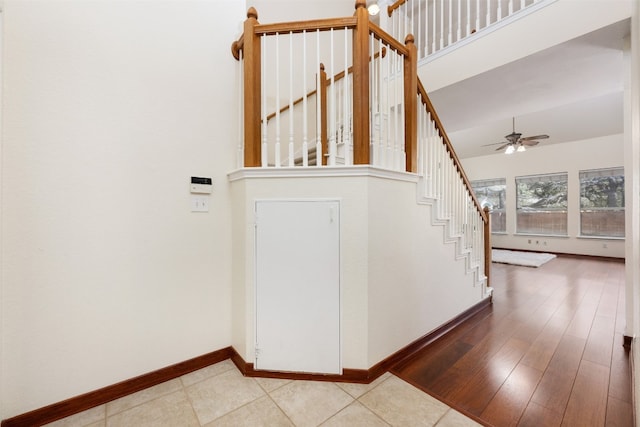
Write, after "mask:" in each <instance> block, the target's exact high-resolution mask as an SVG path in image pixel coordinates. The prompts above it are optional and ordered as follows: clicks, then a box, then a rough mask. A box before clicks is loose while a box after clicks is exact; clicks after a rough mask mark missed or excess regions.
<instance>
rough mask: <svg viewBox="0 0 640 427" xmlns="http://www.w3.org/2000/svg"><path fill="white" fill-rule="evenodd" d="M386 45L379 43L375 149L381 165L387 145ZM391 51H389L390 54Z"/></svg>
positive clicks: (378, 162)
mask: <svg viewBox="0 0 640 427" xmlns="http://www.w3.org/2000/svg"><path fill="white" fill-rule="evenodd" d="M384 48H385V46H384V44H383V43H382V42H380V43H379V44H378V85H377V87H378V106H377V111H378V117H377V123H378V135H377V137H378V144H377V148H374V150H375V151H376V152H377V155H378V159H377V163H375V164H379V165H383V164H384V162H385V157H386V156H385V152H384V146H385V141H384V132H385V126H384V112H383V111H385V110H386V107H385V103H384V97H383V94H384V80H385V76H384V63H385V61H386V58H383V57H382V52H383V50H384ZM390 53H391V52H389V54H390Z"/></svg>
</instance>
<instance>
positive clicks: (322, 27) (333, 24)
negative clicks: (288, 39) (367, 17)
mask: <svg viewBox="0 0 640 427" xmlns="http://www.w3.org/2000/svg"><path fill="white" fill-rule="evenodd" d="M356 22H357V20H356V17H355V16H348V17H345V18H329V19H316V20H312V21H292V22H279V23H275V24H258V25H256V26H255V27H254V31H255V34H256V35H258V36H272V35H274V34H277V33H281V34H282V33H294V34H297V33H302V32H303V31H309V30H311V31H329V30H332V29H344V28H350V29H351V28H355V26H356Z"/></svg>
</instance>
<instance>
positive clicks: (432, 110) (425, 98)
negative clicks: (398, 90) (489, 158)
mask: <svg viewBox="0 0 640 427" xmlns="http://www.w3.org/2000/svg"><path fill="white" fill-rule="evenodd" d="M418 94H419V95H420V98H421V100H422V102H423V103H424V104H425V106H426V107H427V111H428V112H429V113H430V114H431V119H432V120H433V122H434V123H435V125H436V129H438V131H439V132H440V135H441V136H442V140H443V141H444V144H445V145H446V147H447V151H448V152H449V155H450V156H451V160H453V163H454V164H455V166H456V169H457V170H458V173H459V174H460V177H461V178H462V181H463V182H464V185H465V186H466V187H467V190H469V194H470V195H471V198H472V199H473V203H474V204H475V206H476V209H477V210H478V212H479V213H480V216H481V217H482V221H483V222H484V223H485V224H486V223H488V222H489V217H488V216H487V214H486V212H485V211H484V209H483V208H482V205H481V204H480V202H478V199H477V198H476V195H475V193H474V192H473V189H472V187H471V181H469V178H468V177H467V174H466V173H465V171H464V169H463V168H462V163H461V162H460V159H459V158H458V155H457V154H456V150H454V149H453V145H452V144H451V140H450V139H449V136H448V135H447V133H446V132H445V130H444V126H442V122H441V121H440V117H438V113H436V110H435V108H433V104H432V103H431V99H429V96H428V95H427V91H426V90H425V88H424V86H423V85H422V82H421V81H420V78H418Z"/></svg>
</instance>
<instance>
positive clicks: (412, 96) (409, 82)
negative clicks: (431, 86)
mask: <svg viewBox="0 0 640 427" xmlns="http://www.w3.org/2000/svg"><path fill="white" fill-rule="evenodd" d="M404 43H405V45H406V46H407V50H408V51H409V55H407V56H406V57H405V58H404V108H405V112H404V152H405V157H406V171H407V172H417V171H418V52H417V48H416V45H415V43H414V38H413V35H412V34H409V35H407V37H406V38H405V40H404Z"/></svg>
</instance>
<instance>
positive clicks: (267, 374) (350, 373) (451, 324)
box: [231, 297, 492, 384]
mask: <svg viewBox="0 0 640 427" xmlns="http://www.w3.org/2000/svg"><path fill="white" fill-rule="evenodd" d="M491 304H492V299H491V298H490V297H488V298H485V299H484V300H482V301H480V302H479V303H477V304H475V305H474V306H472V307H471V308H469V309H467V310H465V311H464V312H462V313H460V314H459V315H458V316H456V317H455V318H453V319H451V320H450V321H448V322H447V323H445V324H443V325H442V326H440V327H439V328H437V329H434V330H433V331H431V332H429V333H428V334H426V335H424V336H422V337H420V338H418V339H417V340H415V341H413V342H412V343H410V344H409V345H407V346H405V347H403V348H401V349H400V350H398V351H397V352H395V353H393V354H392V355H390V356H389V357H386V358H385V359H383V360H382V361H380V362H378V363H376V364H375V365H373V366H372V367H371V368H369V369H343V370H342V375H340V374H311V373H297V372H275V371H263V370H255V369H254V367H253V363H247V362H245V360H244V359H243V358H242V356H240V355H239V354H238V353H237V352H236V351H235V349H233V355H232V356H231V360H232V361H233V363H234V364H235V365H236V366H237V367H238V370H240V372H241V373H242V375H244V376H247V377H259V378H278V379H290V380H312V381H332V382H350V383H360V384H369V383H370V382H372V381H373V380H375V379H376V378H378V377H379V376H380V375H382V374H384V373H385V372H387V371H390V370H391V369H392V368H394V367H396V366H399V365H400V364H401V363H404V362H406V361H408V360H410V359H411V358H412V357H413V356H415V355H416V354H417V353H418V352H419V351H420V350H422V349H424V348H425V347H426V346H428V345H429V344H431V343H433V342H434V341H436V340H437V339H439V338H441V337H443V336H444V335H445V334H447V333H449V332H450V331H452V330H453V329H454V328H455V327H457V326H458V325H460V324H461V323H463V322H465V321H466V320H468V319H469V318H471V317H472V316H474V315H475V314H477V313H478V312H480V311H482V310H484V309H485V308H487V307H489V306H490V305H491Z"/></svg>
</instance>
